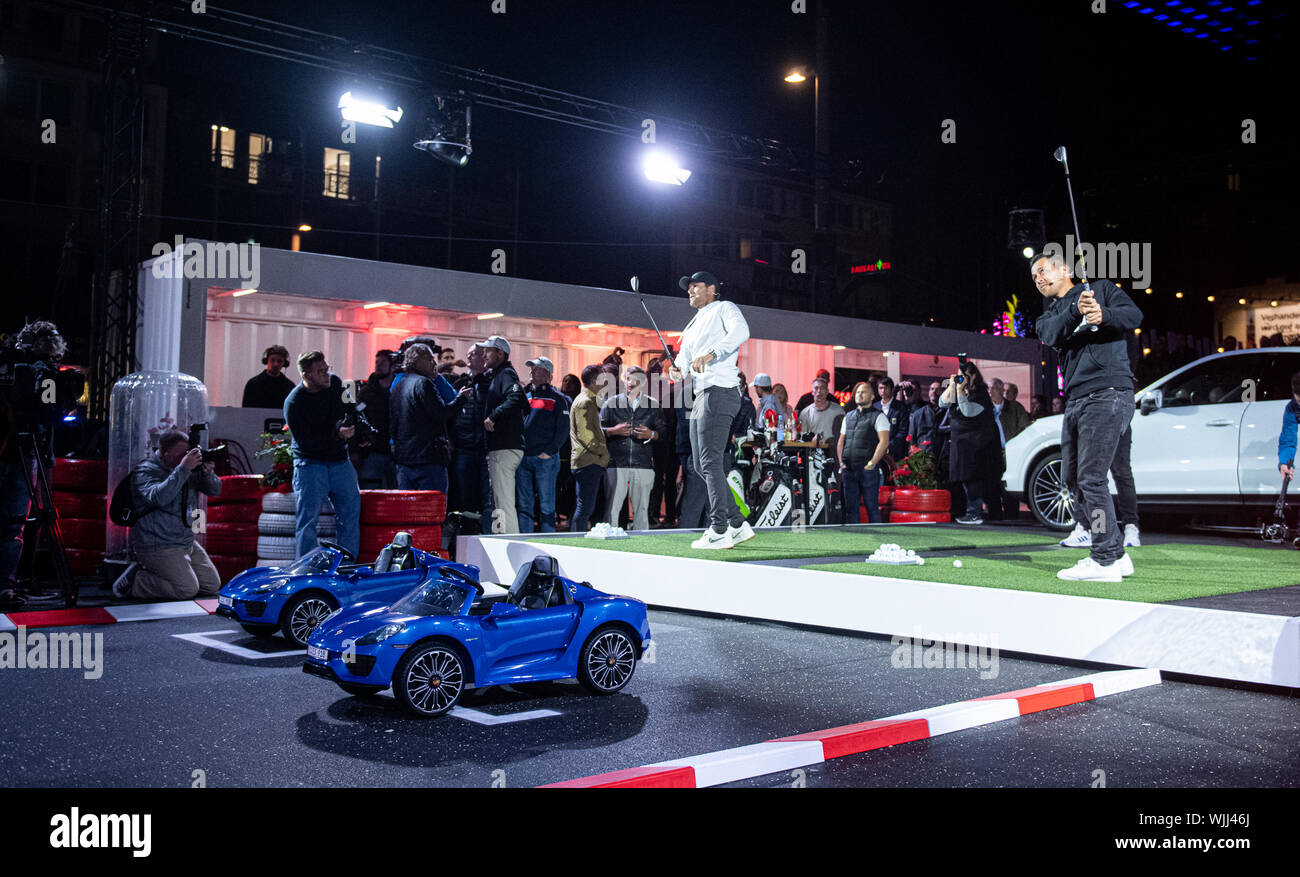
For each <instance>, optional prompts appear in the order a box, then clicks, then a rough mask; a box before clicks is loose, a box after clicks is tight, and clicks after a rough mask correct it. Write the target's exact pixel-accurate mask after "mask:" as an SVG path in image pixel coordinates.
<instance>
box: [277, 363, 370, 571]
mask: <svg viewBox="0 0 1300 877" xmlns="http://www.w3.org/2000/svg"><path fill="white" fill-rule="evenodd" d="M298 372H299V373H300V374H301V375H302V383H301V384H299V385H298V386H297V387H294V390H293V392H292V393H290V394H289V398H288V399H285V400H284V419H285V422H286V423H288V424H289V431H290V433H291V434H292V435H293V442H292V444H291V445H290V446H289V452H290V453H291V454H292V455H293V492H294V496H295V497H296V499H297V515H298V519H297V526H296V531H297V539H298V547H297V550H298V557H302V556H303V555H304V554H307V553H308V552H309V551H311V550H312V549H314V548H315V547H316V521H317V519H318V518H319V517H320V507H321V505H322V503H324V502H325V498H326V497H329V499H330V501H331V502H333V503H334V520H335V522H336V524H337V527H338V544H339V545H341V546H342V547H343V548H345V549H347V550H348V551H350V552H351V553H352V555H353V556H354V557H355V556H356V554H357V552H358V551H359V550H360V547H361V529H360V527H361V525H360V518H361V489H360V487H359V486H358V485H357V470H356V469H354V468H353V467H352V463H351V462H350V461H349V460H348V446H347V443H348V439H350V438H352V436H353V435H354V434H356V431H357V428H356V426H352V425H348V424H347V420H348V410H347V406H346V405H344V403H343V382H342V381H341V380H339V378H338V377H337V376H335V375H331V374H330V367H329V364H328V363H326V362H325V354H323V353H321V352H320V351H319V350H313V351H310V352H309V353H304V354H302V355H301V356H299V357H298Z"/></svg>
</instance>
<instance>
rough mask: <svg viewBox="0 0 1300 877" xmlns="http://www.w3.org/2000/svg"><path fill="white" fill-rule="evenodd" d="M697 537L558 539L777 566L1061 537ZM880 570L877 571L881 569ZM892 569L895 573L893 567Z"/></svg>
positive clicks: (905, 533)
mask: <svg viewBox="0 0 1300 877" xmlns="http://www.w3.org/2000/svg"><path fill="white" fill-rule="evenodd" d="M699 536H700V534H699V532H698V531H696V532H693V533H656V534H653V535H636V536H633V537H631V538H630V539H614V540H603V539H574V538H572V537H560V538H561V539H563V542H562V543H561V544H564V545H572V546H574V547H582V548H597V549H601V550H603V551H627V552H632V553H635V554H654V555H659V556H663V557H692V558H696V559H699V560H721V561H730V562H733V563H734V562H737V561H746V560H778V559H784V558H795V557H845V556H848V555H853V554H861V555H862V556H863V557H866V556H867V555H868V554H870V553H871V552H873V551H875V550H876V549H877V548H879V547H880V546H881V545H882V544H883V543H885V542H893V543H895V544H898V545H901V546H903V548H911V549H913V550H914V551H917V552H921V551H960V550H962V549H966V548H972V549H974V548H996V547H1008V548H1020V547H1027V546H1048V545H1054V544H1056V540H1057V539H1059V538H1060V537H1059V536H1056V535H1053V534H1051V533H1042V534H1025V533H1017V532H1015V531H1014V530H1001V529H998V528H994V527H983V528H980V527H976V528H970V529H966V528H957V527H939V526H934V525H929V524H909V525H906V526H898V527H888V526H886V527H882V526H873V527H856V528H855V527H851V526H850V527H834V528H829V527H828V528H825V529H819V528H816V527H809V528H808V529H806V530H804V531H803V532H795V531H793V530H759V531H758V535H756V536H755V537H754V538H753V539H750V540H749V541H748V542H745V543H744V544H742V545H737V546H736V547H735V548H730V549H727V550H726V551H700V550H698V549H695V548H691V543H692V542H694V541H695V540H696V539H698V538H699ZM529 541H533V542H545V541H547V537H544V536H541V535H535V536H533V537H531V539H530V540H529ZM877 569H879V567H877ZM889 569H893V567H889Z"/></svg>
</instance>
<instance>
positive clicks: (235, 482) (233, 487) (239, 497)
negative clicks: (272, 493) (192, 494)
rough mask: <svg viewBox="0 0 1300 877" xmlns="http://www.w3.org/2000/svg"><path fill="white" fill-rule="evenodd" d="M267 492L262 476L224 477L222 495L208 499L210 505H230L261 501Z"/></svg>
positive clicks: (222, 479)
mask: <svg viewBox="0 0 1300 877" xmlns="http://www.w3.org/2000/svg"><path fill="white" fill-rule="evenodd" d="M264 493H266V490H265V489H264V488H263V487H262V476H261V475H223V476H222V478H221V495H220V496H210V497H208V505H229V504H230V503H233V502H248V501H249V500H254V499H256V500H259V501H260V500H261V499H262V494H264Z"/></svg>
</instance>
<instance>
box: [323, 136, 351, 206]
mask: <svg viewBox="0 0 1300 877" xmlns="http://www.w3.org/2000/svg"><path fill="white" fill-rule="evenodd" d="M351 175H352V153H350V152H348V151H347V150H346V149H334V148H332V147H329V146H326V147H325V189H324V191H323V192H321V194H322V195H324V196H325V197H326V198H341V199H343V200H345V201H346V200H347V199H348V197H349V195H348V183H349V180H350V178H351Z"/></svg>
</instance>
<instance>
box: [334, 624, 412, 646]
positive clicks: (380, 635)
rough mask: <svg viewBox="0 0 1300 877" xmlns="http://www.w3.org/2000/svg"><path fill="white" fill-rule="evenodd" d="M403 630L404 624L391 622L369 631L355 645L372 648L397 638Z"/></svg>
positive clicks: (404, 628)
mask: <svg viewBox="0 0 1300 877" xmlns="http://www.w3.org/2000/svg"><path fill="white" fill-rule="evenodd" d="M322 623H324V622H322ZM404 630H406V625H405V624H402V623H400V622H393V623H392V624H385V625H384V626H383V627H378V628H375V629H374V630H372V631H370V633H368V634H366V635H365V636H363V637H361V639H359V640H357V645H359V646H373V645H375V644H376V643H381V642H383V641H384V640H386V639H388V638H389V637H394V636H397V634H399V633H401V632H402V631H404Z"/></svg>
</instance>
